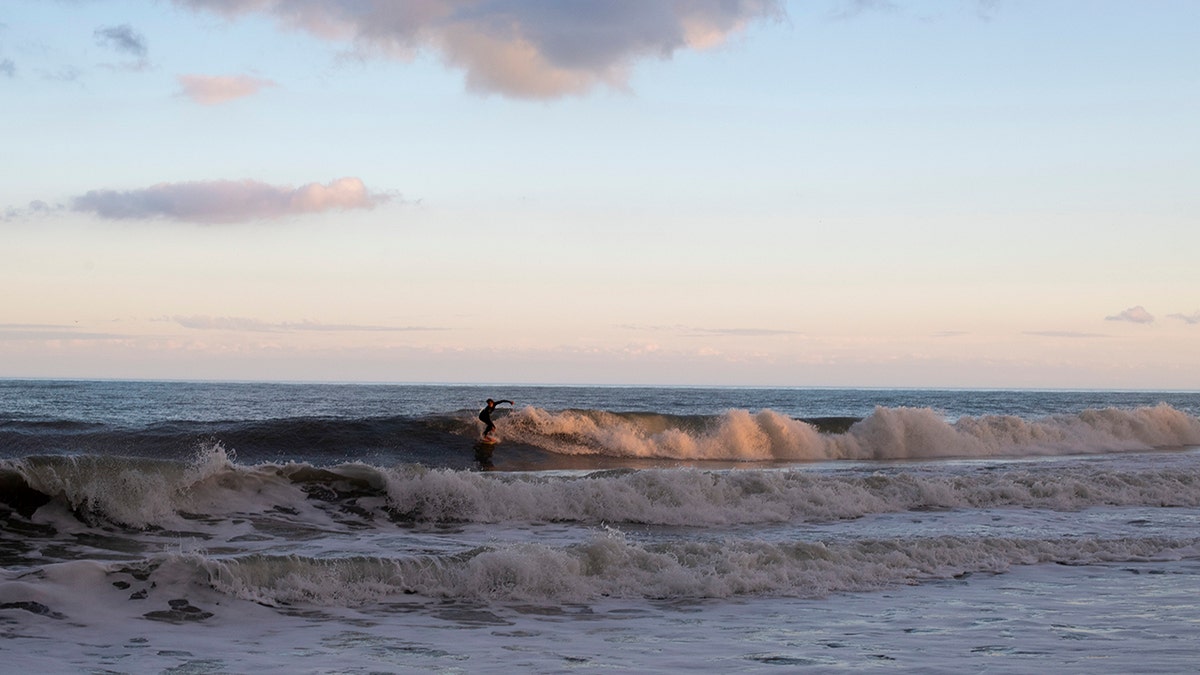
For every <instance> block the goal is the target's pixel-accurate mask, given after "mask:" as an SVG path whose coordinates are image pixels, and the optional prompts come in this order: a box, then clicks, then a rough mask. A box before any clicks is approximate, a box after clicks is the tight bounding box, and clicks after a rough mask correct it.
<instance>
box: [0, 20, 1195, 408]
mask: <svg viewBox="0 0 1200 675" xmlns="http://www.w3.org/2000/svg"><path fill="white" fill-rule="evenodd" d="M221 8H224V10H225V13H222V12H221V11H220V10H221ZM399 8H402V10H403V11H402V10H401V9H399ZM400 14H404V15H403V16H400ZM504 27H508V29H507V30H506V29H505V28H504ZM413 36H415V37H413ZM409 38H411V39H409ZM1198 44H1200V4H1198V3H1194V2H1190V1H1189V2H1184V1H1179V2H1155V1H1150V2H1143V1H1134V0H1126V1H1124V2H1115V1H1113V2H1095V1H1087V2H1084V1H1082V0H1080V1H1077V2H1030V1H1027V0H1026V1H1016V0H992V1H989V2H978V1H967V0H964V1H963V2H906V1H903V0H893V1H891V2H889V1H886V0H879V1H875V2H866V1H859V2H845V1H840V0H820V1H814V2H798V1H793V2H782V3H778V4H776V3H772V2H768V1H766V0H762V1H757V0H748V1H747V2H744V3H733V4H729V5H718V4H716V3H705V2H691V3H672V2H661V3H656V2H642V3H622V2H612V3H610V2H594V3H593V2H576V3H538V2H524V1H520V0H481V1H480V2H471V1H466V2H461V3H438V2H430V1H426V0H414V1H413V2H410V3H386V2H372V1H369V0H362V1H357V2H356V1H354V0H339V1H336V2H323V3H318V2H306V1H302V0H301V1H297V2H293V3H279V2H277V0H227V1H222V2H217V1H216V0H172V1H167V0H162V1H158V2H151V1H149V0H143V1H140V2H139V1H133V0H129V1H118V0H74V1H69V2H68V1H62V2H55V1H47V0H39V1H33V0H9V2H6V3H5V4H4V6H3V7H2V8H0V103H2V104H3V107H4V109H5V123H6V124H5V127H6V129H5V132H4V136H3V146H4V150H3V154H4V158H5V161H4V164H5V167H6V170H5V180H4V181H3V182H2V183H0V247H3V250H4V251H5V252H6V253H8V255H7V256H5V257H6V259H7V261H6V264H5V265H4V266H3V268H0V284H2V285H3V287H4V288H7V289H13V290H12V291H11V292H8V293H5V294H4V295H3V297H0V376H54V377H61V376H66V377H170V378H235V379H291V380H306V379H335V380H385V381H483V382H603V383H656V384H745V385H754V384H769V385H795V386H813V385H857V386H971V387H1009V386H1038V387H1118V388H1125V387H1137V388H1188V389H1195V388H1197V387H1200V271H1198V270H1200V267H1198V266H1197V265H1196V263H1195V258H1196V252H1197V251H1200V234H1198V232H1200V227H1198V225H1200V217H1198V216H1200V196H1197V195H1198V193H1197V191H1196V189H1195V186H1196V185H1198V184H1200V125H1197V124H1196V123H1195V120H1196V119H1200V48H1198V47H1197V45H1198ZM401 51H403V52H404V53H403V54H402V53H400V52H401ZM188 87H193V88H192V89H190V90H188ZM185 90H187V91H190V94H189V93H187V92H186V91H185ZM206 92H207V93H206ZM206 96H207V98H206ZM342 179H345V180H342ZM335 181H336V182H335ZM89 193H90V194H89ZM1138 307H1141V308H1142V311H1140V312H1137V311H1133V312H1130V311H1129V310H1133V309H1134V308H1138Z"/></svg>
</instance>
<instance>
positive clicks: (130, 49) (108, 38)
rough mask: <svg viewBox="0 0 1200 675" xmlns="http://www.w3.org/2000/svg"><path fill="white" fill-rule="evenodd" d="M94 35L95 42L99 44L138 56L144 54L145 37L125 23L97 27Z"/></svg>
mask: <svg viewBox="0 0 1200 675" xmlns="http://www.w3.org/2000/svg"><path fill="white" fill-rule="evenodd" d="M94 35H95V36H96V43H97V44H99V45H101V46H106V47H111V48H113V49H115V50H117V51H118V52H122V53H125V54H129V55H130V56H136V57H138V58H145V56H146V38H145V37H143V36H142V34H141V33H138V32H137V31H135V30H134V29H133V27H132V26H130V25H129V24H127V23H126V24H121V25H120V26H107V27H104V28H97V29H96V31H95V33H94Z"/></svg>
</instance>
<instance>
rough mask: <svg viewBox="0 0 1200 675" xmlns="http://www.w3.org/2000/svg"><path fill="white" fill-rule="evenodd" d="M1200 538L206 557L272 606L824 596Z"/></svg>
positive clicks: (1182, 552)
mask: <svg viewBox="0 0 1200 675" xmlns="http://www.w3.org/2000/svg"><path fill="white" fill-rule="evenodd" d="M1198 554H1200V540H1196V539H1185V540H1169V539H1161V538H1146V539H1127V538H1122V539H1112V540H1105V539H1095V538H1077V539H1076V538H1070V539H1059V540H1042V539H1020V538H997V537H984V538H974V537H972V538H963V537H929V538H912V539H868V540H844V541H839V542H833V543H825V542H822V541H799V542H788V543H775V542H763V541H756V540H728V541H688V542H661V543H657V544H643V543H639V542H635V541H631V540H629V539H628V538H626V536H625V535H623V534H622V533H620V532H617V531H613V530H609V531H606V532H602V533H597V534H596V535H594V536H592V537H591V538H589V539H588V540H587V541H585V542H583V543H581V544H576V545H569V546H565V547H554V546H549V545H543V544H539V543H529V542H525V543H512V544H503V545H497V546H489V547H482V548H477V549H474V550H471V551H467V552H464V553H461V554H457V555H452V556H448V557H432V556H427V557H410V558H373V557H356V558H346V559H313V558H304V557H299V556H288V557H271V556H253V557H246V558H240V559H236V560H204V559H196V564H197V565H199V566H200V567H201V568H203V569H204V570H206V571H207V573H208V575H209V576H210V582H211V583H212V584H213V586H214V587H215V588H217V589H218V590H221V591H222V592H226V593H229V594H231V595H235V596H237V597H239V598H242V599H246V600H253V601H255V602H262V603H266V604H291V603H296V602H305V603H313V604H317V605H333V606H345V605H347V604H350V605H357V604H363V603H367V602H379V601H383V600H386V599H388V598H390V597H393V596H397V595H399V596H403V595H408V594H417V595H419V596H422V597H426V598H455V599H470V600H483V601H495V600H503V601H525V602H552V603H561V602H584V601H590V600H595V599H599V598H727V597H734V596H742V595H773V596H794V597H823V596H826V595H828V594H830V593H835V592H843V591H866V590H873V589H879V588H883V587H887V586H892V585H896V584H908V583H914V582H919V581H922V580H929V579H942V578H950V577H954V576H958V575H962V574H966V573H974V572H1003V571H1005V570H1007V569H1009V567H1010V566H1013V565H1027V564H1035V563H1042V562H1060V563H1070V564H1092V563H1100V562H1110V561H1129V560H1179V559H1182V558H1185V557H1195V556H1196V555H1198Z"/></svg>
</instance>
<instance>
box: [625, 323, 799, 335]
mask: <svg viewBox="0 0 1200 675" xmlns="http://www.w3.org/2000/svg"><path fill="white" fill-rule="evenodd" d="M617 328H624V329H626V330H635V331H647V332H673V333H679V334H682V335H684V336H686V337H700V336H702V335H724V336H729V337H773V336H777V335H804V333H801V332H800V331H795V330H780V329H776V328H696V327H694V326H685V325H683V324H670V325H645V324H628V323H627V324H618V325H617Z"/></svg>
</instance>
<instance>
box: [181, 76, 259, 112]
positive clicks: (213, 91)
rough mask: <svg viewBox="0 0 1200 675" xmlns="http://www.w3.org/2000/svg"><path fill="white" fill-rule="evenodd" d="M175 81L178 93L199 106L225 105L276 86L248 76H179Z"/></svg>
mask: <svg viewBox="0 0 1200 675" xmlns="http://www.w3.org/2000/svg"><path fill="white" fill-rule="evenodd" d="M176 79H177V80H178V81H179V86H180V88H181V90H182V91H181V92H180V93H182V94H183V95H184V96H186V97H188V98H190V99H192V100H193V101H195V102H196V103H199V104H201V105H218V104H220V103H226V102H229V101H232V100H234V99H239V98H244V97H246V96H252V95H254V94H257V93H258V92H259V91H261V90H263V89H265V88H267V87H274V86H276V85H275V83H274V82H272V81H271V80H264V79H262V78H258V77H251V76H249V75H231V76H222V75H180V76H178V77H177V78H176Z"/></svg>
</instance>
